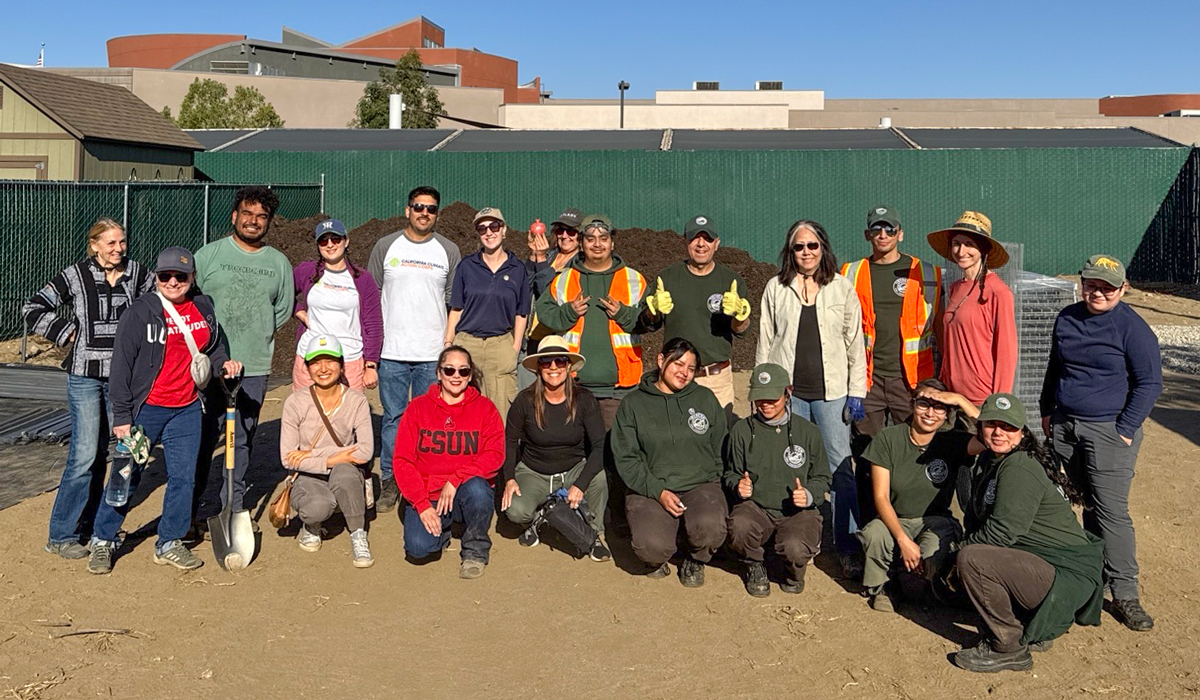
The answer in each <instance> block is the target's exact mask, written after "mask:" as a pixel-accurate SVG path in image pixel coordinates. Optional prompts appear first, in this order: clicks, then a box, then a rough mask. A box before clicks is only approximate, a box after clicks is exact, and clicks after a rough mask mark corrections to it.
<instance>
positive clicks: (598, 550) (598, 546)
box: [588, 536, 612, 561]
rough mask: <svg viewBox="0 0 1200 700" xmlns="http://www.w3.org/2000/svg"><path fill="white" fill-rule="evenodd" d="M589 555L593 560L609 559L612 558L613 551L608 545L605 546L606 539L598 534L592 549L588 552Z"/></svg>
mask: <svg viewBox="0 0 1200 700" xmlns="http://www.w3.org/2000/svg"><path fill="white" fill-rule="evenodd" d="M588 557H590V558H591V560H592V561H608V560H610V559H612V552H610V551H608V547H605V546H604V541H603V540H601V539H600V537H599V536H597V537H596V541H595V542H593V543H592V549H591V551H590V552H588Z"/></svg>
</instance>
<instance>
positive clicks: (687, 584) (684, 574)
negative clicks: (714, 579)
mask: <svg viewBox="0 0 1200 700" xmlns="http://www.w3.org/2000/svg"><path fill="white" fill-rule="evenodd" d="M679 582H680V583H682V584H683V587H684V588H699V587H701V586H703V585H704V564H701V563H700V562H698V561H696V560H695V559H692V558H691V557H687V558H686V559H684V560H683V563H682V564H680V565H679Z"/></svg>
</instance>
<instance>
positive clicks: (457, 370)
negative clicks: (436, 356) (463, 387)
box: [441, 365, 471, 377]
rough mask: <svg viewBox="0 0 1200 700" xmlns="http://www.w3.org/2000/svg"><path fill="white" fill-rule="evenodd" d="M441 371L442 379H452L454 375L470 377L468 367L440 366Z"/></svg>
mask: <svg viewBox="0 0 1200 700" xmlns="http://www.w3.org/2000/svg"><path fill="white" fill-rule="evenodd" d="M441 370H442V376H443V377H453V376H454V375H455V374H457V375H458V376H460V377H469V376H471V368H470V367H451V366H450V365H442V367H441Z"/></svg>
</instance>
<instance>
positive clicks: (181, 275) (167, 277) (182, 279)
mask: <svg viewBox="0 0 1200 700" xmlns="http://www.w3.org/2000/svg"><path fill="white" fill-rule="evenodd" d="M171 280H175V281H176V282H179V283H180V284H184V283H186V282H187V281H188V273H186V272H160V273H158V281H159V282H162V283H163V284H166V283H168V282H170V281H171Z"/></svg>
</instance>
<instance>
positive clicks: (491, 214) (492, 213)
mask: <svg viewBox="0 0 1200 700" xmlns="http://www.w3.org/2000/svg"><path fill="white" fill-rule="evenodd" d="M484 219H495V220H496V221H499V222H500V223H502V224H506V225H507V223H508V222H507V221H505V220H504V212H502V211H500V210H499V209H497V208H496V207H484V208H483V209H480V210H479V212H478V213H477V214H475V220H474V221H472V222H471V223H472V224H477V223H479V222H480V221H483V220H484Z"/></svg>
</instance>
